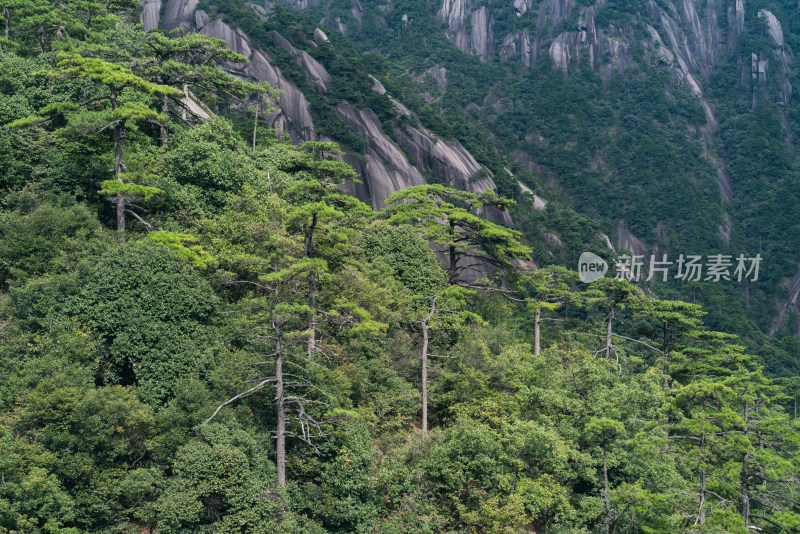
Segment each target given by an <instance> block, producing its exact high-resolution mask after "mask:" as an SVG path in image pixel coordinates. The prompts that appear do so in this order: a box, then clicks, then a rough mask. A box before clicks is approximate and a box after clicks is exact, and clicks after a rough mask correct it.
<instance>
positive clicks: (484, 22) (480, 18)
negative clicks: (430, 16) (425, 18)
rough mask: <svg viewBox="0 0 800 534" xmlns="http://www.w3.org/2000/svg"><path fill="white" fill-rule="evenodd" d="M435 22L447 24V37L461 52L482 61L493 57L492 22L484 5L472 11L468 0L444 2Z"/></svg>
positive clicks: (490, 15) (446, 0)
mask: <svg viewBox="0 0 800 534" xmlns="http://www.w3.org/2000/svg"><path fill="white" fill-rule="evenodd" d="M467 16H469V17H470V18H469V21H470V28H469V31H467V25H466V21H467ZM436 22H437V23H439V24H445V23H446V24H447V30H446V33H447V37H448V38H449V39H450V40H452V41H453V44H455V45H456V46H457V47H458V48H459V50H461V51H462V52H466V53H468V54H475V55H476V56H478V57H480V58H481V60H482V61H487V60H489V59H490V58H491V57H492V56H493V53H494V52H493V49H494V30H493V27H492V26H493V25H494V20H493V18H492V14H491V13H490V12H489V9H488V8H487V7H486V6H485V5H484V6H480V7H478V8H477V9H474V10H473V9H471V8H470V6H469V5H468V0H444V2H443V4H442V7H441V8H440V9H439V12H438V13H437V15H436Z"/></svg>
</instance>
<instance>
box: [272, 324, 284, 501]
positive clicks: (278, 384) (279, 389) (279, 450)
mask: <svg viewBox="0 0 800 534" xmlns="http://www.w3.org/2000/svg"><path fill="white" fill-rule="evenodd" d="M272 328H273V330H274V331H275V338H276V348H275V353H276V355H275V403H276V409H277V416H278V424H277V426H276V429H275V456H276V462H275V463H276V467H277V471H278V485H279V486H286V401H285V399H284V396H283V347H282V345H281V337H280V328H279V327H278V325H277V324H276V323H275V319H274V318H273V319H272Z"/></svg>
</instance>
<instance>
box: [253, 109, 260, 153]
mask: <svg viewBox="0 0 800 534" xmlns="http://www.w3.org/2000/svg"><path fill="white" fill-rule="evenodd" d="M258 107H259V102H258V101H256V116H255V119H253V154H255V153H256V132H257V131H258Z"/></svg>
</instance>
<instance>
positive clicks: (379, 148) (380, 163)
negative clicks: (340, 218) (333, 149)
mask: <svg viewBox="0 0 800 534" xmlns="http://www.w3.org/2000/svg"><path fill="white" fill-rule="evenodd" d="M336 110H337V111H338V112H339V115H340V116H341V117H342V118H343V119H344V120H345V121H347V123H348V124H350V126H352V127H353V129H354V130H355V131H357V132H358V133H360V134H361V135H363V136H364V139H365V140H366V141H367V147H368V148H367V153H366V154H365V156H366V163H365V162H363V161H361V160H359V159H358V158H355V157H353V156H352V155H350V156H349V157H346V158H345V161H347V163H349V164H350V165H352V166H353V168H355V169H356V171H359V174H361V176H363V177H365V178H367V179H365V180H363V181H362V183H361V184H351V190H350V191H349V192H350V193H351V194H352V195H353V196H355V197H357V198H359V199H360V200H362V201H364V202H370V203H371V204H372V207H373V208H375V209H376V210H380V209H383V208H385V207H386V202H385V201H386V199H387V198H389V197H390V196H391V195H392V193H394V192H395V191H399V190H400V189H405V188H406V187H411V186H412V185H422V184H425V183H426V182H425V178H423V176H422V174H421V173H420V172H419V171H418V170H417V169H416V168H414V167H413V166H412V165H411V164H410V163H409V162H408V160H407V159H406V157H405V156H404V155H403V152H401V151H400V149H399V148H397V146H395V145H394V143H392V141H391V140H389V138H387V137H386V136H385V135H384V134H383V131H382V130H381V123H380V120H378V117H377V116H376V115H375V112H373V111H372V110H360V109H357V108H355V107H354V106H352V105H351V104H350V103H349V102H347V101H342V102H341V103H340V104H339V106H338V107H337V108H336Z"/></svg>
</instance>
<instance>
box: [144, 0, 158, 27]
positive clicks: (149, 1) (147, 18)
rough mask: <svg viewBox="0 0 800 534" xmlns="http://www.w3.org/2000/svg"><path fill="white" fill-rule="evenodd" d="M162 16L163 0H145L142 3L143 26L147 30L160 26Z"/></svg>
mask: <svg viewBox="0 0 800 534" xmlns="http://www.w3.org/2000/svg"><path fill="white" fill-rule="evenodd" d="M160 17H161V0H145V1H144V2H143V3H142V26H144V29H145V31H150V30H155V29H156V28H158V21H159V18H160Z"/></svg>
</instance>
